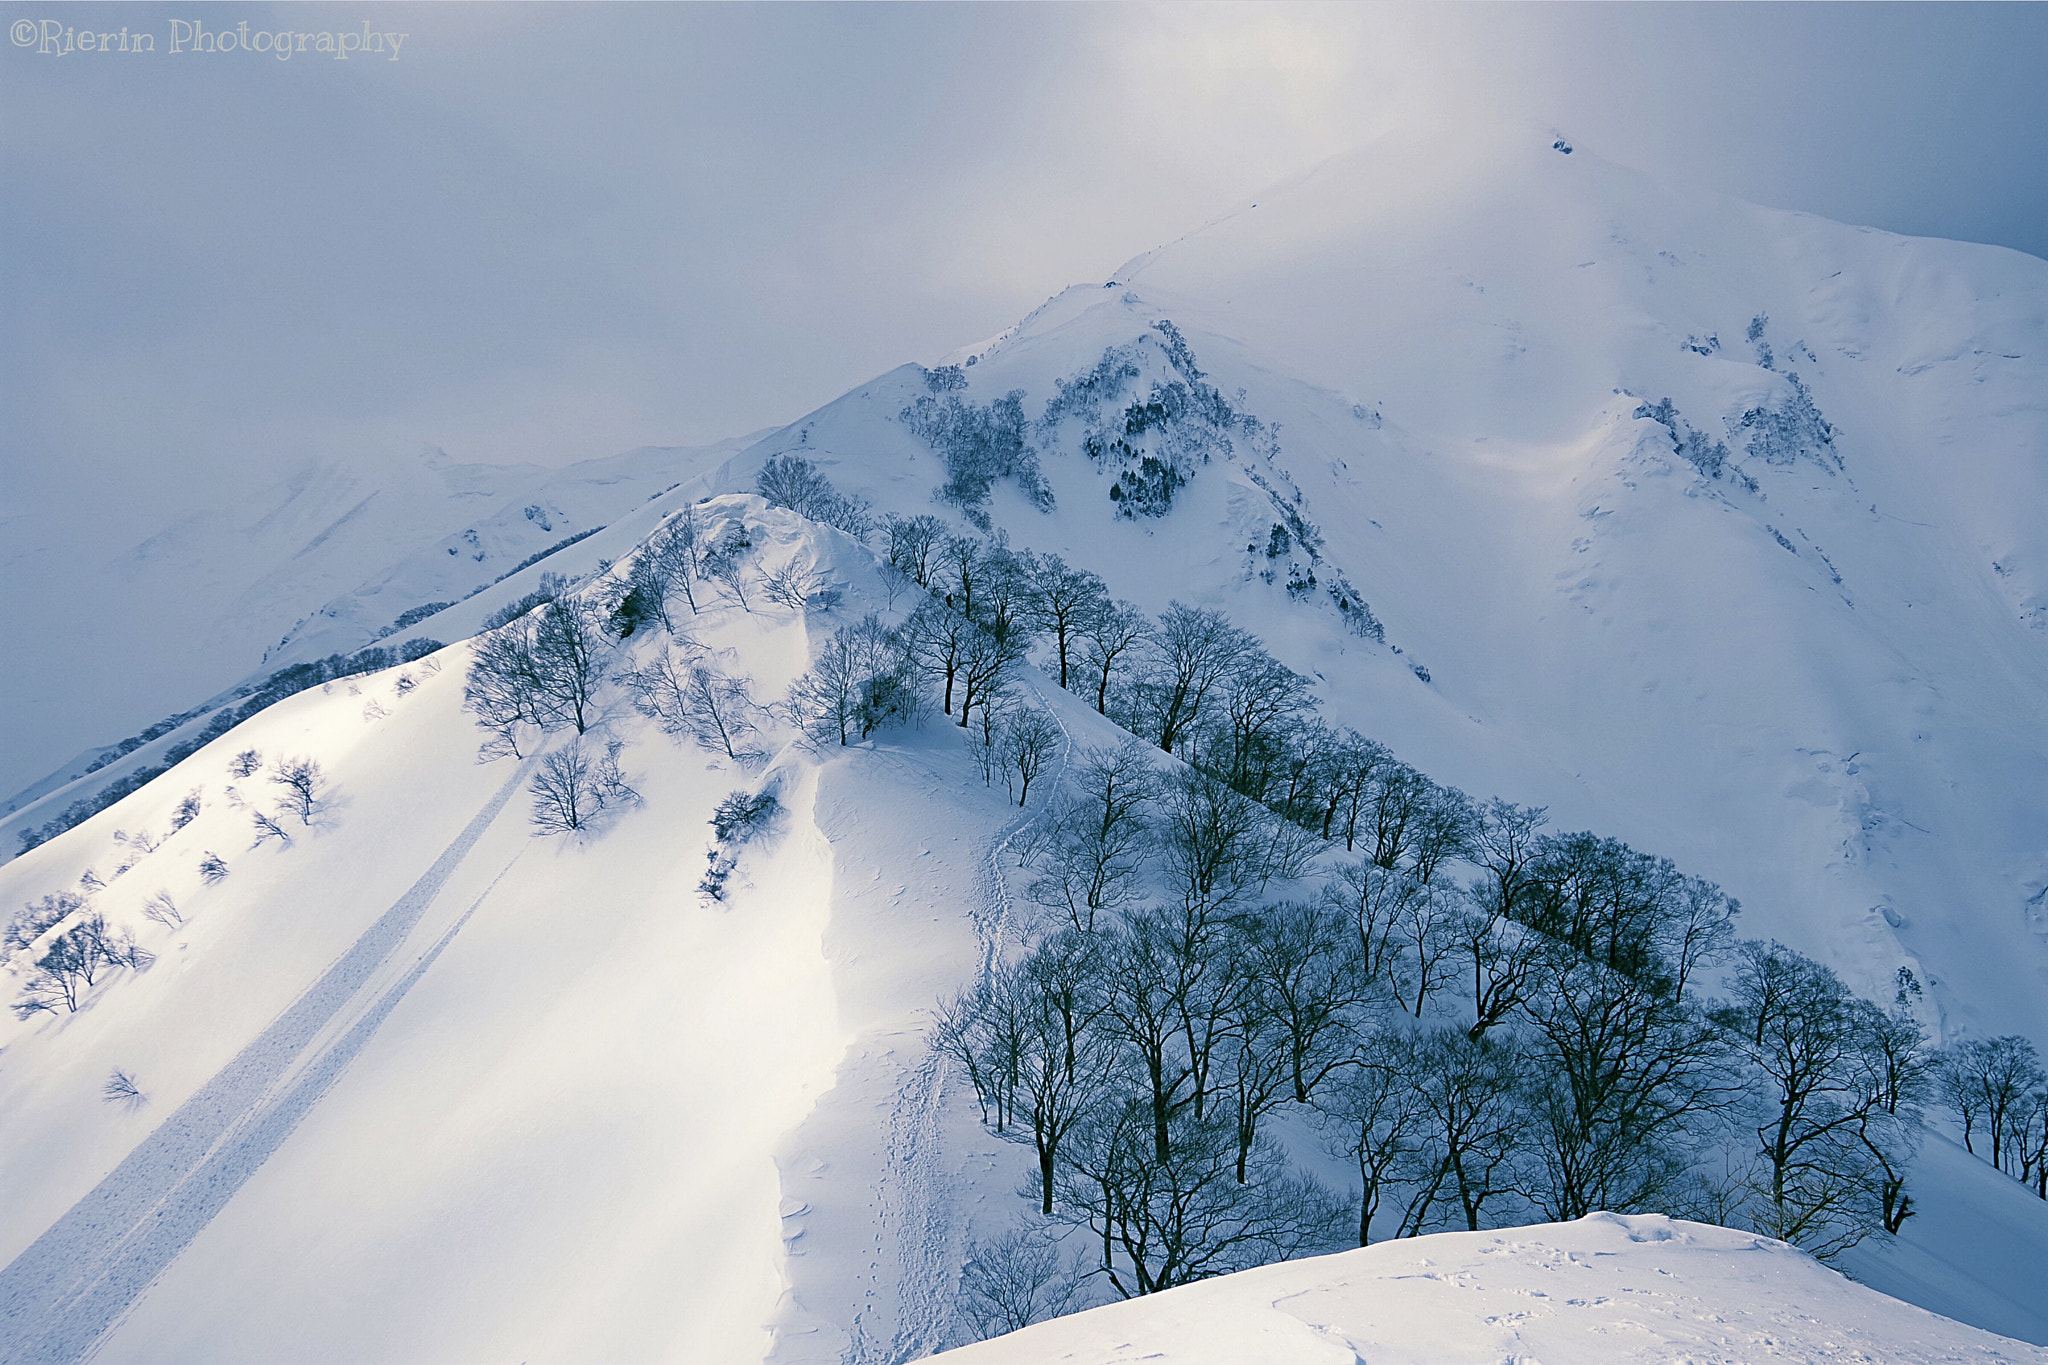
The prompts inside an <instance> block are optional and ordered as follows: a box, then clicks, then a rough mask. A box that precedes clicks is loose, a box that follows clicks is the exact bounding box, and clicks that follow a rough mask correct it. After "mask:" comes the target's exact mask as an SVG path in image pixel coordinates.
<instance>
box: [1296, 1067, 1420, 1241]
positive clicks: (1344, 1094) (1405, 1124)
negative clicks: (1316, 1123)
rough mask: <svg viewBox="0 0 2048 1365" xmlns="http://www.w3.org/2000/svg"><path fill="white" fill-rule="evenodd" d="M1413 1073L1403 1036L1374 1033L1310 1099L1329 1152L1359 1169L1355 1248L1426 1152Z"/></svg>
mask: <svg viewBox="0 0 2048 1365" xmlns="http://www.w3.org/2000/svg"><path fill="white" fill-rule="evenodd" d="M1417 1069H1418V1066H1417V1060H1416V1056H1415V1049H1414V1047H1413V1045H1412V1043H1411V1042H1410V1040H1409V1038H1408V1036H1407V1035H1406V1034H1403V1033H1399V1032H1393V1031H1377V1030H1376V1031H1374V1032H1372V1033H1370V1034H1368V1035H1367V1036H1366V1038H1365V1040H1364V1042H1363V1045H1362V1046H1361V1047H1360V1049H1359V1051H1358V1053H1357V1055H1356V1056H1355V1057H1354V1058H1353V1064H1352V1065H1351V1066H1349V1067H1347V1068H1345V1069H1344V1070H1343V1071H1341V1072H1339V1073H1337V1074H1336V1075H1335V1076H1333V1077H1332V1078H1331V1083H1330V1084H1329V1085H1328V1086H1326V1087H1324V1088H1323V1089H1322V1090H1321V1091H1319V1092H1318V1093H1317V1095H1316V1098H1315V1105H1316V1108H1317V1109H1318V1110H1319V1111H1320V1112H1321V1115H1322V1119H1323V1123H1322V1128H1323V1132H1324V1134H1325V1142H1326V1145H1327V1149H1328V1151H1329V1152H1330V1154H1331V1155H1332V1156H1340V1157H1349V1158H1350V1159H1351V1161H1352V1163H1353V1164H1354V1165H1355V1166H1356V1167H1357V1170H1358V1183H1359V1194H1358V1244H1359V1245H1360V1246H1369V1245H1371V1243H1372V1224H1373V1219H1374V1218H1375V1217H1377V1216H1378V1214H1379V1210H1380V1203H1381V1201H1382V1200H1383V1199H1384V1198H1385V1196H1386V1193H1387V1191H1388V1189H1389V1188H1390V1187H1391V1186H1393V1185H1395V1184H1397V1183H1398V1182H1399V1181H1401V1180H1402V1179H1404V1178H1406V1177H1409V1176H1410V1175H1412V1174H1413V1173H1414V1172H1415V1170H1416V1168H1417V1166H1418V1165H1419V1164H1420V1163H1421V1160H1422V1158H1423V1155H1424V1153H1425V1152H1426V1151H1427V1150H1428V1141H1427V1140H1428V1123H1429V1109H1428V1107H1427V1106H1425V1105H1424V1104H1423V1102H1422V1096H1421V1093H1420V1091H1419V1090H1418V1089H1417V1088H1416V1085H1415V1074H1416V1071H1417ZM1417 1197H1418V1201H1419V1199H1420V1198H1421V1197H1422V1196H1421V1195H1420V1194H1418V1196H1417ZM1412 1211H1413V1210H1411V1212H1412ZM1402 1222H1403V1224H1404V1225H1405V1224H1406V1223H1407V1222H1408V1218H1407V1217H1406V1216H1404V1217H1403V1219H1402Z"/></svg>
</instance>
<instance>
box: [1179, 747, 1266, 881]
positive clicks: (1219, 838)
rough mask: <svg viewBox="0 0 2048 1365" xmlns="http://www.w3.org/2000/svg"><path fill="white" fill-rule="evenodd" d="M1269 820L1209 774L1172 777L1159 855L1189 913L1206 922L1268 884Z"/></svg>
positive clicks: (1184, 772) (1188, 771)
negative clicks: (1267, 826)
mask: <svg viewBox="0 0 2048 1365" xmlns="http://www.w3.org/2000/svg"><path fill="white" fill-rule="evenodd" d="M1269 819H1270V817H1269V816H1267V814H1266V812H1265V811H1263V810H1261V809H1260V808H1259V807H1258V806H1257V805H1256V804H1254V803H1253V802H1250V801H1247V800H1246V799H1245V798H1244V797H1242V796H1239V795H1238V794H1237V793H1236V792H1234V791H1232V790H1231V789H1230V788H1229V787H1226V786H1225V785H1224V784H1223V783H1221V782H1219V781H1217V780H1216V779H1215V778H1213V777H1211V776H1209V775H1208V774H1207V773H1204V772H1200V771H1198V770H1196V769H1193V768H1180V769H1178V770H1177V771H1175V772H1173V773H1171V774H1170V775H1169V776H1168V778H1167V780H1166V785H1165V791H1164V794H1163V796H1162V798H1161V801H1160V818H1159V824H1158V831H1159V852H1160V860H1161V863H1162V864H1163V870H1164V871H1165V873H1166V876H1167V879H1168V882H1169V883H1170V884H1171V886H1172V887H1173V889H1174V891H1175V893H1176V894H1177V895H1178V896H1179V898H1180V903H1181V906H1182V908H1183V910H1185V911H1186V912H1187V913H1188V914H1190V915H1194V916H1200V917H1204V918H1206V917H1208V916H1210V915H1213V914H1215V913H1216V912H1218V911H1221V910H1223V909H1225V908H1227V907H1229V906H1232V905H1235V904H1237V903H1238V902H1239V901H1241V900H1243V899H1244V898H1246V897H1247V896H1249V895H1250V894H1251V893H1252V891H1253V889H1254V888H1256V887H1257V886H1259V885H1261V884H1262V883H1263V882H1264V880H1265V876H1266V860H1265V848H1266V838H1265V836H1266V834H1267V828H1266V825H1267V821H1268V820H1269Z"/></svg>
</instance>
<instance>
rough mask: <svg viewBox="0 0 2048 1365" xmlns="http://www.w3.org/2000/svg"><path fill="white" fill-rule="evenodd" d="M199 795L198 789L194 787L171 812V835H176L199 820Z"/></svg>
mask: <svg viewBox="0 0 2048 1365" xmlns="http://www.w3.org/2000/svg"><path fill="white" fill-rule="evenodd" d="M199 793H200V789H199V788H198V787H194V788H193V789H192V790H191V791H189V792H186V793H185V796H184V799H183V800H181V801H179V802H178V805H177V808H176V809H175V810H173V811H172V812H171V833H173V834H176V833H177V832H178V831H179V830H181V829H183V828H185V826H187V825H189V824H191V823H192V822H193V821H194V820H197V819H198V818H199V810H200V805H199Z"/></svg>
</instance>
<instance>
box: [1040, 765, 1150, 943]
mask: <svg viewBox="0 0 2048 1365" xmlns="http://www.w3.org/2000/svg"><path fill="white" fill-rule="evenodd" d="M1158 786H1159V779H1158V774H1157V773H1156V772H1155V771H1154V769H1153V767H1152V761H1151V759H1150V758H1149V757H1147V756H1146V751H1145V746H1144V745H1142V744H1140V743H1139V742H1138V741H1136V740H1127V741H1125V742H1124V743H1123V744H1122V745H1120V746H1118V747H1117V748H1115V749H1098V750H1096V751H1095V752H1093V753H1091V754H1089V755H1088V756H1087V757H1086V758H1084V759H1083V760H1082V761H1081V763H1080V764H1079V765H1078V766H1077V768H1076V769H1075V778H1074V788H1075V791H1074V796H1073V798H1072V799H1071V800H1069V801H1068V802H1067V803H1066V804H1065V805H1063V806H1062V807H1061V808H1060V809H1059V811H1058V812H1056V813H1055V815H1054V816H1053V818H1052V820H1051V822H1050V827H1049V829H1048V830H1047V831H1046V836H1045V838H1044V839H1043V840H1041V841H1040V843H1039V845H1038V847H1037V849H1036V850H1035V852H1034V853H1033V856H1032V860H1031V861H1032V866H1033V868H1034V869H1035V870H1036V871H1037V872H1038V874H1039V876H1038V877H1037V879H1036V880H1034V881H1033V882H1032V883H1031V885H1030V888H1029V891H1028V894H1029V895H1030V897H1031V899H1033V900H1034V901H1037V902H1038V903H1039V904H1040V905H1043V906H1046V907H1048V908H1050V909H1056V910H1064V911H1065V912H1066V913H1067V916H1068V918H1069V919H1070V920H1071V921H1072V923H1073V924H1074V926H1075V927H1076V928H1078V929H1083V930H1092V929H1094V927H1095V917H1096V914H1097V913H1098V912H1099V911H1102V910H1105V909H1113V908H1115V907H1118V906H1121V905H1124V904H1125V903H1127V902H1128V901H1129V900H1130V899H1131V897H1132V896H1133V895H1135V894H1136V892H1137V885H1138V874H1139V872H1140V870H1141V869H1142V868H1143V866H1144V853H1145V846H1146V843H1147V839H1148V836H1149V831H1150V829H1151V820H1150V818H1149V817H1148V815H1147V813H1146V812H1147V809H1148V807H1149V806H1150V804H1151V801H1152V798H1153V796H1154V794H1155V793H1156V792H1157V790H1158Z"/></svg>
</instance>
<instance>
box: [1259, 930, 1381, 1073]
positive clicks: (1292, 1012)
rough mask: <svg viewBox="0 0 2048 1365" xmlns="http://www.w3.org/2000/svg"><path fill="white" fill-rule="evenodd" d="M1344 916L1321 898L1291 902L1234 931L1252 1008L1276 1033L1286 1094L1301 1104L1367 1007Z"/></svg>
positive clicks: (1334, 1062) (1342, 1050) (1332, 1066)
mask: <svg viewBox="0 0 2048 1365" xmlns="http://www.w3.org/2000/svg"><path fill="white" fill-rule="evenodd" d="M1344 912H1345V907H1344V906H1343V905H1342V904H1341V903H1333V902H1331V901H1327V900H1325V901H1320V902H1314V901H1312V902H1295V901H1290V902H1284V903H1282V904H1279V905H1270V906H1267V907H1265V908H1264V909H1263V910H1261V911H1260V912H1259V913H1258V914H1255V915H1247V916H1245V917H1244V918H1243V919H1242V920H1240V921H1239V922H1238V925H1237V929H1236V935H1235V937H1236V947H1237V952H1238V954H1239V955H1240V957H1241V958H1242V959H1243V962H1244V970H1245V975H1246V978H1247V979H1248V980H1249V981H1250V983H1251V985H1252V988H1253V992H1254V993H1255V995H1256V999H1257V1002H1258V1007H1259V1009H1260V1010H1262V1011H1263V1012H1264V1013H1266V1014H1267V1015H1268V1016H1270V1017H1271V1018H1272V1020H1273V1021H1274V1023H1275V1025H1277V1027H1278V1029H1279V1031H1280V1038H1281V1050H1282V1056H1283V1057H1284V1058H1285V1061H1286V1079H1287V1082H1288V1090H1289V1093H1291V1094H1292V1096H1293V1097H1294V1099H1295V1100H1296V1101H1297V1102H1298V1103H1302V1104H1307V1103H1308V1102H1309V1101H1310V1099H1311V1098H1312V1097H1313V1095H1314V1094H1315V1091H1316V1089H1317V1088H1318V1087H1319V1086H1321V1085H1322V1083H1323V1082H1324V1081H1326V1080H1327V1079H1329V1077H1330V1075H1331V1073H1333V1072H1334V1071H1336V1070H1338V1069H1339V1068H1340V1067H1342V1066H1343V1065H1344V1064H1345V1061H1346V1059H1347V1058H1348V1056H1349V1053H1350V1046H1349V1045H1350V1043H1351V1041H1352V1027H1351V1017H1352V1014H1353V1011H1355V1010H1356V1009H1357V1008H1358V1007H1359V1006H1361V1005H1363V1004H1364V1003H1365V1001H1366V988H1367V983H1366V982H1365V981H1364V980H1362V979H1361V977H1360V975H1359V973H1358V972H1357V971H1356V970H1355V968H1354V965H1353V962H1352V960H1351V953H1350V935H1351V929H1352V925H1351V924H1350V922H1349V919H1348V916H1347V915H1346V914H1345V913H1344Z"/></svg>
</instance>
